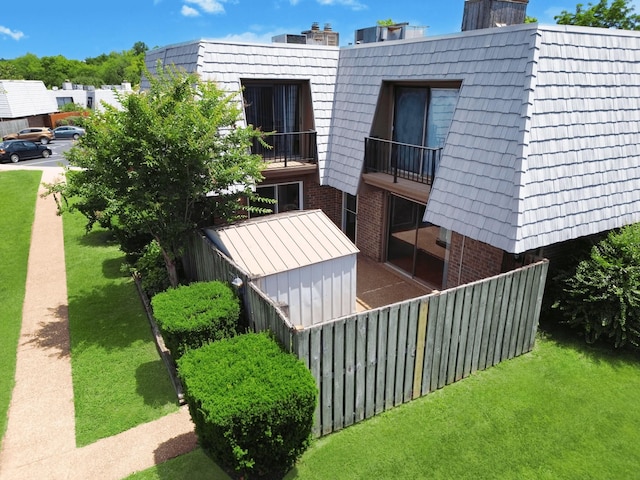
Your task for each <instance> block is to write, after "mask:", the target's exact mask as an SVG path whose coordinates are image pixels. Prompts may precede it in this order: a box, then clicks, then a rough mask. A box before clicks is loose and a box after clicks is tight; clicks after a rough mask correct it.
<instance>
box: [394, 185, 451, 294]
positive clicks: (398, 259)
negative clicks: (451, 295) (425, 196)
mask: <svg viewBox="0 0 640 480" xmlns="http://www.w3.org/2000/svg"><path fill="white" fill-rule="evenodd" d="M424 211H425V206H424V205H421V204H419V203H415V202H412V201H410V200H406V199H404V198H401V197H397V196H395V195H391V196H390V197H389V220H388V232H389V233H388V237H387V262H389V263H390V264H392V265H394V266H395V267H397V268H399V269H400V270H402V271H404V272H405V273H407V274H408V275H410V276H411V277H413V278H416V279H419V280H422V281H423V282H425V283H427V284H428V285H429V286H431V287H433V288H438V289H439V288H442V285H443V281H444V276H445V271H446V253H447V246H448V240H449V239H448V238H447V237H448V232H447V231H446V230H444V229H441V228H440V227H438V226H436V225H433V224H431V223H426V222H423V221H422V217H423V216H424Z"/></svg>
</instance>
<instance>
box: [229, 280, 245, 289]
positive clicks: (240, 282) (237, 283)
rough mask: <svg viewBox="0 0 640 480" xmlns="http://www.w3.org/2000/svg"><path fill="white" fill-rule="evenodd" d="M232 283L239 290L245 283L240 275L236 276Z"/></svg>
mask: <svg viewBox="0 0 640 480" xmlns="http://www.w3.org/2000/svg"><path fill="white" fill-rule="evenodd" d="M231 285H233V286H234V287H235V288H236V289H237V290H240V289H241V288H242V286H243V285H244V282H243V281H242V279H241V278H240V277H236V278H234V279H233V280H231Z"/></svg>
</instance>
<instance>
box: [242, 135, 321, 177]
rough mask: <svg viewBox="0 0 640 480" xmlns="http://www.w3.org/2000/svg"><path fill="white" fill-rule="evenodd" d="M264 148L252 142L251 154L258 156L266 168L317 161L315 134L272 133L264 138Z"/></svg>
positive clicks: (256, 142)
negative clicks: (265, 164) (266, 164)
mask: <svg viewBox="0 0 640 480" xmlns="http://www.w3.org/2000/svg"><path fill="white" fill-rule="evenodd" d="M263 140H264V142H265V143H266V144H267V145H268V147H265V146H264V145H262V144H261V143H260V142H259V141H258V140H254V143H253V146H252V148H251V153H253V154H255V155H260V156H261V157H262V159H263V160H264V161H265V162H266V163H268V164H269V165H268V168H269V167H273V168H278V167H284V168H286V167H289V166H300V165H301V164H309V163H312V164H315V163H317V161H318V147H317V143H316V132H315V131H314V130H309V131H306V132H292V133H272V134H267V135H265V137H264V139H263Z"/></svg>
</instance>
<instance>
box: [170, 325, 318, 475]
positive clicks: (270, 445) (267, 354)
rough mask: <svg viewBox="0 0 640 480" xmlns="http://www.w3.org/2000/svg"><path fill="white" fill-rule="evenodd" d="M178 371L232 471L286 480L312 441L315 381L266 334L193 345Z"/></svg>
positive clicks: (197, 418)
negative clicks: (287, 474) (193, 348)
mask: <svg viewBox="0 0 640 480" xmlns="http://www.w3.org/2000/svg"><path fill="white" fill-rule="evenodd" d="M178 372H179V375H180V377H181V379H182V382H183V384H184V387H185V397H186V400H187V402H188V404H189V410H190V412H191V417H192V419H193V421H194V423H195V425H196V433H197V434H198V438H199V440H200V444H201V446H202V447H203V449H204V450H205V451H206V452H207V453H209V454H210V455H211V456H212V457H213V458H214V460H215V461H216V462H218V464H219V465H220V466H221V467H223V468H225V469H227V470H228V471H231V470H233V471H235V472H236V473H237V474H239V475H242V476H243V477H244V478H247V477H249V476H257V477H280V478H281V476H282V475H283V474H284V473H285V472H286V471H287V470H288V469H289V468H291V467H292V466H293V465H294V463H295V461H296V460H297V459H298V458H299V457H300V455H302V453H303V452H304V451H305V449H306V448H307V447H308V446H309V442H310V440H311V428H312V425H313V413H314V410H315V407H316V401H317V388H316V384H315V381H314V379H313V376H312V375H311V373H310V372H309V370H308V369H307V367H306V366H305V365H304V363H302V362H301V361H300V360H298V359H297V358H295V357H294V356H292V355H290V354H287V353H284V352H283V351H282V350H281V349H280V347H279V346H278V344H276V343H275V342H274V341H273V340H272V339H271V338H270V337H269V336H268V335H267V334H266V333H259V334H256V333H249V334H245V335H240V336H237V337H235V338H232V339H230V340H224V341H222V342H216V343H211V344H209V345H205V346H203V347H202V348H199V349H197V350H191V351H189V352H187V353H186V354H185V355H184V356H183V357H182V358H181V359H180V360H179V361H178Z"/></svg>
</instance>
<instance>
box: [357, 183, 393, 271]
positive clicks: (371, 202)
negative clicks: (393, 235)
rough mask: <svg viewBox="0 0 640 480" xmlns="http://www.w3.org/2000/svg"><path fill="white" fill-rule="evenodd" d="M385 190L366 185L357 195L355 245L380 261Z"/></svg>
mask: <svg viewBox="0 0 640 480" xmlns="http://www.w3.org/2000/svg"><path fill="white" fill-rule="evenodd" d="M385 198H386V197H385V192H384V190H381V189H379V188H374V187H367V188H365V189H363V191H362V192H361V193H360V194H359V195H358V223H357V233H356V246H357V247H358V248H359V249H360V253H362V254H363V255H365V256H367V257H369V258H371V259H372V260H375V261H376V262H382V261H383V260H384V259H383V245H384V235H385V223H386V222H385V215H386V208H385Z"/></svg>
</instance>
